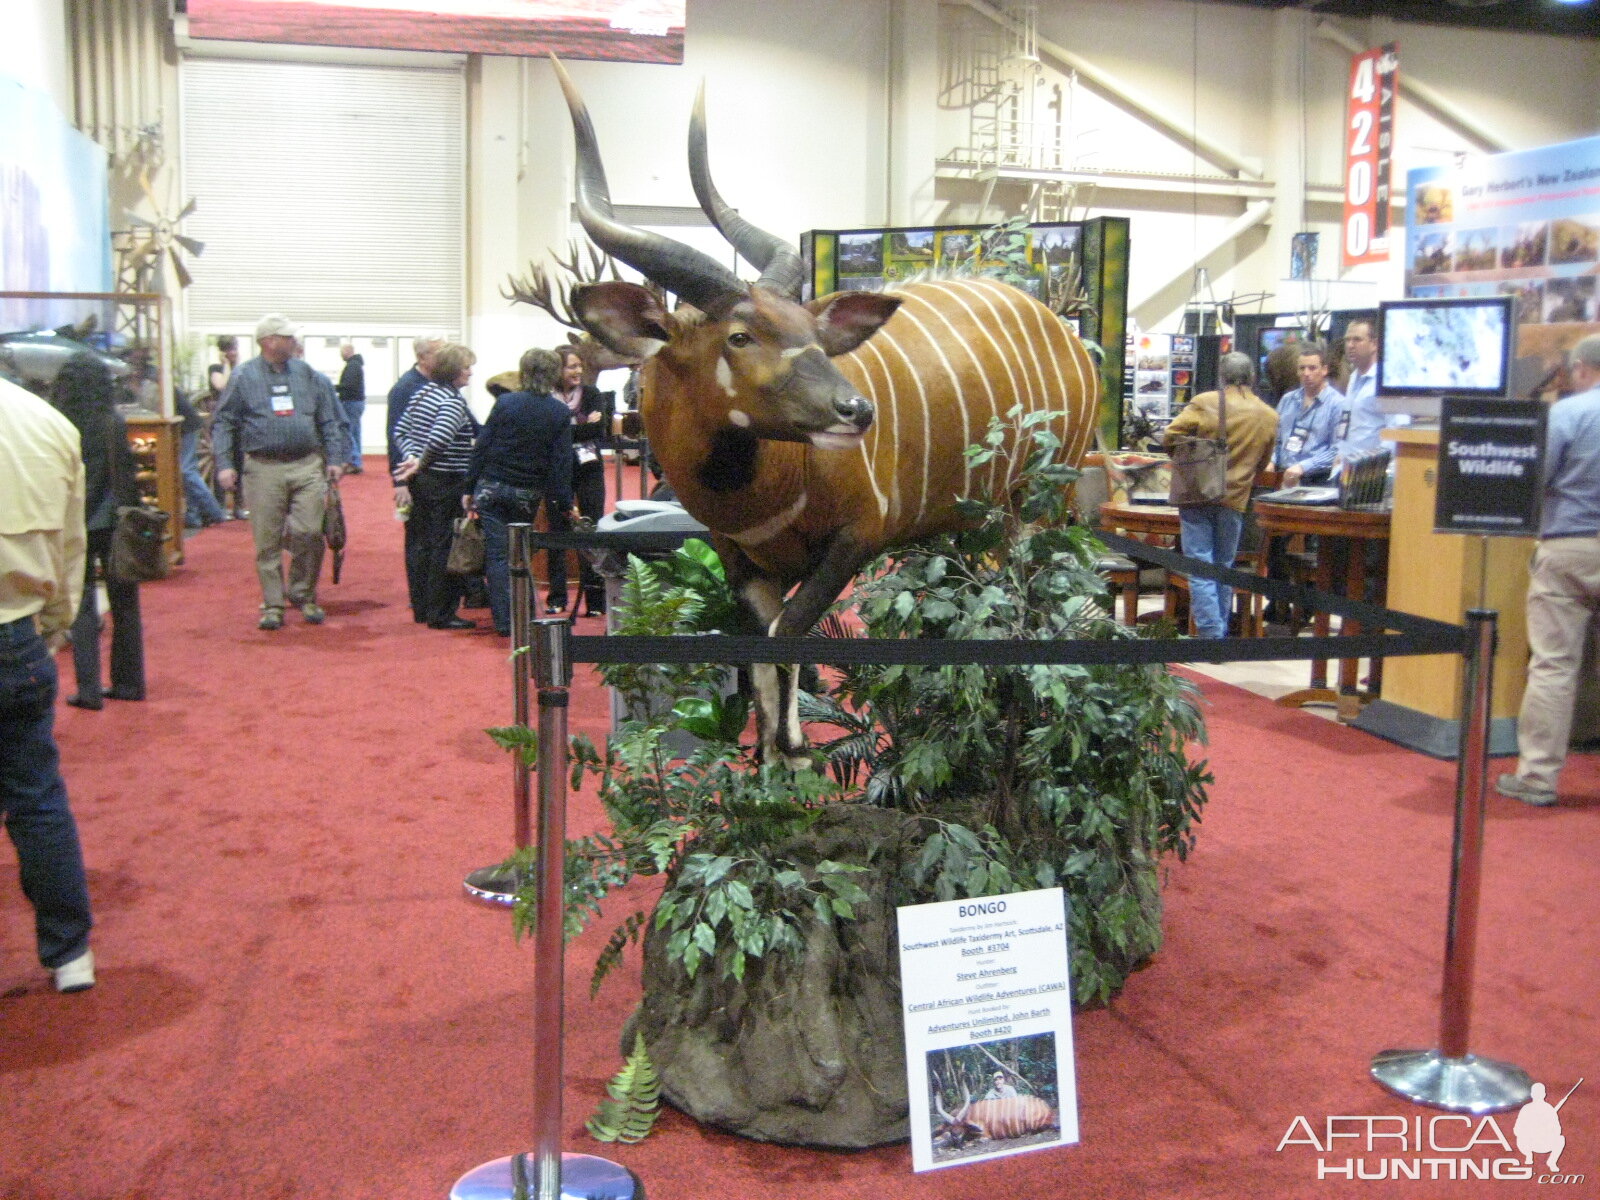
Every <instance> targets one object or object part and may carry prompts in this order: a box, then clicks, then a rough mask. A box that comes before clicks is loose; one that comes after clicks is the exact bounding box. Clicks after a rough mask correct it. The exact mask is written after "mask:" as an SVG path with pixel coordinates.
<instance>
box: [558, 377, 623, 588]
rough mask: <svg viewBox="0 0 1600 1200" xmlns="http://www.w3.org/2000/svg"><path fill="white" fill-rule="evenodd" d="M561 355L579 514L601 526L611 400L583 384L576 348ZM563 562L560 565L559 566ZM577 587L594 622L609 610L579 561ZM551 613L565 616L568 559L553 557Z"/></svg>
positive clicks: (589, 569) (590, 571) (585, 562)
mask: <svg viewBox="0 0 1600 1200" xmlns="http://www.w3.org/2000/svg"><path fill="white" fill-rule="evenodd" d="M556 353H557V354H559V355H560V356H561V381H560V385H559V387H560V390H559V391H558V392H557V393H556V399H557V400H560V401H561V402H562V403H564V404H565V405H566V406H567V411H568V412H569V413H571V414H572V491H573V494H574V495H575V496H576V497H577V501H578V512H579V513H580V514H581V515H582V516H583V517H585V518H586V519H588V520H589V521H591V522H593V521H599V520H600V518H601V517H603V516H604V515H605V511H606V466H605V463H604V462H603V461H602V460H601V458H600V448H601V446H602V444H603V443H604V441H605V439H606V438H608V437H610V436H611V396H610V393H608V392H602V391H601V390H600V389H599V388H597V387H595V386H594V385H593V384H588V383H585V382H584V381H583V359H582V358H581V357H579V355H578V352H577V350H575V349H573V347H572V346H571V345H565V346H560V347H557V349H556ZM558 559H559V562H558ZM578 582H579V584H580V585H581V586H582V588H583V606H584V611H585V612H587V613H588V614H589V615H590V616H591V617H592V616H595V615H596V614H598V613H603V612H605V610H606V589H605V584H604V583H603V582H602V581H601V579H600V573H599V572H598V571H596V570H595V569H594V564H593V563H591V562H590V561H589V559H588V558H587V557H586V556H585V555H582V554H580V555H579V556H578ZM548 601H549V602H548V604H547V605H546V606H545V607H546V611H547V612H553V613H554V612H565V611H566V607H567V562H566V557H565V555H555V554H552V555H551V556H550V594H549V597H548Z"/></svg>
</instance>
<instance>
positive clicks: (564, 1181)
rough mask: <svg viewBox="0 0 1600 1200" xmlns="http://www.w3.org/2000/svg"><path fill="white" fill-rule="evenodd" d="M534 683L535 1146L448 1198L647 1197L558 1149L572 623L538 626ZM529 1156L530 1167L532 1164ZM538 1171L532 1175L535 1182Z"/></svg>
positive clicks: (466, 1179)
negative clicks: (536, 745) (536, 719)
mask: <svg viewBox="0 0 1600 1200" xmlns="http://www.w3.org/2000/svg"><path fill="white" fill-rule="evenodd" d="M532 632H533V653H532V658H533V683H534V688H535V690H536V692H537V693H538V705H539V772H538V773H539V805H538V811H537V813H536V814H535V826H536V835H537V838H538V857H537V859H536V860H535V863H534V892H535V895H536V896H537V897H538V906H537V911H536V912H535V914H534V926H533V951H534V960H533V1130H534V1138H533V1151H532V1153H531V1154H527V1155H508V1156H507V1157H505V1158H498V1159H495V1160H494V1161H493V1162H488V1163H484V1164H483V1165H482V1166H481V1167H478V1168H476V1169H475V1170H473V1171H469V1172H468V1173H467V1174H466V1175H463V1176H462V1177H461V1178H460V1179H459V1180H457V1181H456V1185H455V1187H454V1188H453V1189H451V1192H450V1197H451V1200H518V1198H517V1193H518V1188H519V1186H520V1184H521V1180H522V1179H524V1178H527V1179H528V1183H529V1185H530V1186H528V1188H527V1189H526V1192H525V1194H526V1195H527V1196H528V1198H529V1200H644V1190H643V1188H641V1187H640V1185H639V1181H638V1179H637V1178H636V1177H635V1176H634V1174H633V1173H632V1172H631V1171H629V1170H628V1169H627V1168H626V1167H622V1166H620V1165H618V1164H617V1163H614V1162H611V1161H610V1160H609V1159H604V1158H600V1157H598V1156H597V1155H593V1154H563V1153H562V1152H561V1082H562V1057H563V1045H564V1042H565V1031H564V1026H565V1020H566V1012H565V1000H566V996H565V958H566V937H565V934H566V916H567V912H566V897H565V895H564V891H563V883H564V881H565V875H566V850H567V843H566V837H567V704H568V698H569V695H570V691H569V689H570V687H571V684H572V646H571V637H572V625H571V623H570V622H568V621H567V620H566V618H564V617H550V618H545V619H542V620H539V621H535V622H533V623H532ZM530 1159H531V1160H532V1162H531V1166H532V1171H531V1173H530V1172H528V1170H527V1168H528V1166H529V1165H530V1164H529V1160H530ZM530 1175H531V1178H530Z"/></svg>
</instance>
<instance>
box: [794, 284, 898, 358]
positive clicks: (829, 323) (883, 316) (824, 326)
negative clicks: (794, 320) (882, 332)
mask: <svg viewBox="0 0 1600 1200" xmlns="http://www.w3.org/2000/svg"><path fill="white" fill-rule="evenodd" d="M806 307H807V308H808V309H810V310H811V312H812V314H813V315H814V316H815V317H816V318H817V342H818V344H819V345H821V347H822V350H823V353H825V354H826V355H827V356H828V357H829V358H833V357H835V356H836V355H840V354H848V353H850V351H852V350H854V349H855V348H856V347H857V346H859V345H861V343H862V342H864V341H866V340H867V339H868V338H869V337H871V336H872V335H873V334H875V333H877V332H878V330H879V329H880V328H881V327H882V325H883V323H884V322H885V321H887V320H888V319H889V318H890V317H892V316H894V310H895V309H897V308H899V307H900V298H899V297H898V296H885V295H884V294H883V293H881V292H831V293H829V294H828V295H826V296H823V297H821V298H820V299H817V300H813V301H811V303H810V304H808V305H806Z"/></svg>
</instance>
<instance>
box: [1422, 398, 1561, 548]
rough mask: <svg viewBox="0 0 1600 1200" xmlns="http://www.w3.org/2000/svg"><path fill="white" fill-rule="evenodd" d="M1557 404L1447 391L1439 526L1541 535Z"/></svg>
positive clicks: (1441, 426)
mask: <svg viewBox="0 0 1600 1200" xmlns="http://www.w3.org/2000/svg"><path fill="white" fill-rule="evenodd" d="M1549 412H1550V409H1549V406H1548V405H1546V404H1544V403H1543V402H1542V401H1539V400H1468V399H1465V398H1463V397H1460V396H1446V397H1445V398H1444V403H1443V404H1442V405H1441V409H1440V415H1439V487H1438V491H1437V493H1436V495H1435V500H1434V517H1433V526H1434V530H1435V532H1438V533H1479V534H1489V535H1493V536H1498V537H1534V536H1537V534H1538V532H1539V499H1540V497H1541V495H1542V494H1543V491H1544V441H1545V421H1546V418H1547V417H1548V415H1549Z"/></svg>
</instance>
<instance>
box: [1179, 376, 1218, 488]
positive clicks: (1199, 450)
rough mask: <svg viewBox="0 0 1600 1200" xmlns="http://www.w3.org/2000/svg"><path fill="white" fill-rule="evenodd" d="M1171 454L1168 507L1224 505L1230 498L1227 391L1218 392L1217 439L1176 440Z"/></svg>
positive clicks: (1187, 438) (1182, 438) (1190, 438)
mask: <svg viewBox="0 0 1600 1200" xmlns="http://www.w3.org/2000/svg"><path fill="white" fill-rule="evenodd" d="M1169 449H1170V450H1171V453H1172V482H1171V484H1170V485H1169V488H1168V492H1167V503H1168V504H1171V505H1175V506H1177V507H1179V508H1181V507H1183V506H1184V505H1189V504H1221V503H1222V499H1223V497H1224V496H1226V495H1227V494H1228V387H1227V385H1226V384H1223V385H1222V387H1221V388H1220V389H1219V390H1218V392H1217V436H1216V437H1214V438H1203V437H1182V436H1180V437H1176V438H1174V439H1173V440H1172V444H1171V446H1170V447H1169Z"/></svg>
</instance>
